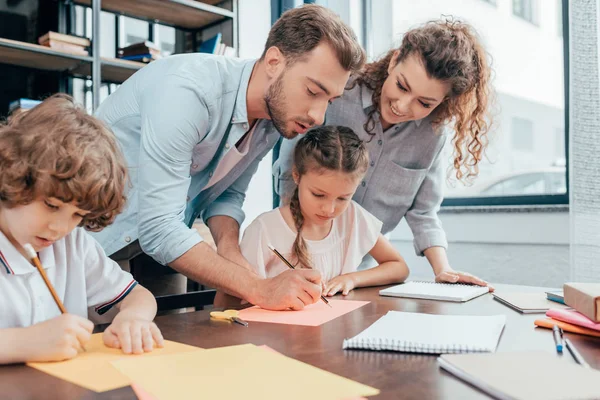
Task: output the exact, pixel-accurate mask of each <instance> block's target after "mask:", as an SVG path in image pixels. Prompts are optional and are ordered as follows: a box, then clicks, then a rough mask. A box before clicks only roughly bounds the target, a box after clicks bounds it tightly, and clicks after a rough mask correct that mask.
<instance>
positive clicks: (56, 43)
mask: <svg viewBox="0 0 600 400" xmlns="http://www.w3.org/2000/svg"><path fill="white" fill-rule="evenodd" d="M41 45H42V46H44V47H49V48H51V49H54V50H58V51H64V52H66V53H72V54H78V55H81V56H87V55H89V54H90V52H89V51H88V50H87V48H86V47H83V46H79V45H76V44H73V43H67V42H62V41H60V40H54V39H50V40H47V41H45V42H43V43H41Z"/></svg>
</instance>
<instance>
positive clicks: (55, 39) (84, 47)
mask: <svg viewBox="0 0 600 400" xmlns="http://www.w3.org/2000/svg"><path fill="white" fill-rule="evenodd" d="M38 43H39V44H41V45H42V46H45V47H49V48H51V49H54V50H58V51H64V52H65V53H71V54H77V55H81V56H87V55H89V54H90V52H89V50H88V49H89V47H90V45H91V42H90V40H89V39H88V38H85V37H81V36H74V35H65V34H62V33H56V32H52V31H50V32H48V33H46V34H44V35H42V36H40V37H39V38H38Z"/></svg>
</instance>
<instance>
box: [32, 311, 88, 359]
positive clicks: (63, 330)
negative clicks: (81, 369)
mask: <svg viewBox="0 0 600 400" xmlns="http://www.w3.org/2000/svg"><path fill="white" fill-rule="evenodd" d="M93 330H94V324H93V323H92V322H91V321H89V320H87V319H85V318H83V317H80V316H78V315H74V314H62V315H59V316H58V317H55V318H52V319H50V320H48V321H44V322H40V323H38V324H35V325H31V326H30V327H28V328H23V333H24V340H23V343H24V344H25V345H26V347H27V354H28V356H27V357H26V361H63V360H68V359H70V358H73V357H75V356H76V355H77V353H78V351H79V350H80V349H81V348H82V347H83V346H85V344H86V343H87V342H89V340H90V337H91V335H92V331H93Z"/></svg>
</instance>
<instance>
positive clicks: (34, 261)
mask: <svg viewBox="0 0 600 400" xmlns="http://www.w3.org/2000/svg"><path fill="white" fill-rule="evenodd" d="M23 249H25V253H27V256H28V257H29V259H30V261H31V263H32V264H33V265H35V267H36V268H37V270H38V271H39V273H40V275H42V279H43V280H44V283H46V286H47V287H48V290H49V291H50V294H51V295H52V297H53V298H54V302H55V303H56V305H57V306H58V309H59V310H60V312H61V313H62V314H66V313H67V309H66V308H65V305H64V304H63V303H62V301H60V297H58V294H57V293H56V290H54V286H52V283H51V282H50V279H48V275H46V271H45V270H44V267H42V262H41V261H40V259H39V258H38V256H37V254H36V252H35V250H34V249H33V246H32V245H30V244H29V243H25V244H24V245H23ZM81 348H82V349H83V351H86V350H85V347H83V345H81Z"/></svg>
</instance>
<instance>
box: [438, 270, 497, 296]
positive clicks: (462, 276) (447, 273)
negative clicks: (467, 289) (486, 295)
mask: <svg viewBox="0 0 600 400" xmlns="http://www.w3.org/2000/svg"><path fill="white" fill-rule="evenodd" d="M435 281H436V282H438V283H467V284H470V285H478V286H487V287H488V288H489V289H490V292H493V291H494V287H493V286H491V285H490V284H489V283H487V282H486V281H484V280H483V279H479V278H478V277H476V276H474V275H471V274H469V273H467V272H460V271H454V270H453V269H446V270H444V271H442V272H440V273H439V274H437V275H436V276H435Z"/></svg>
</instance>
